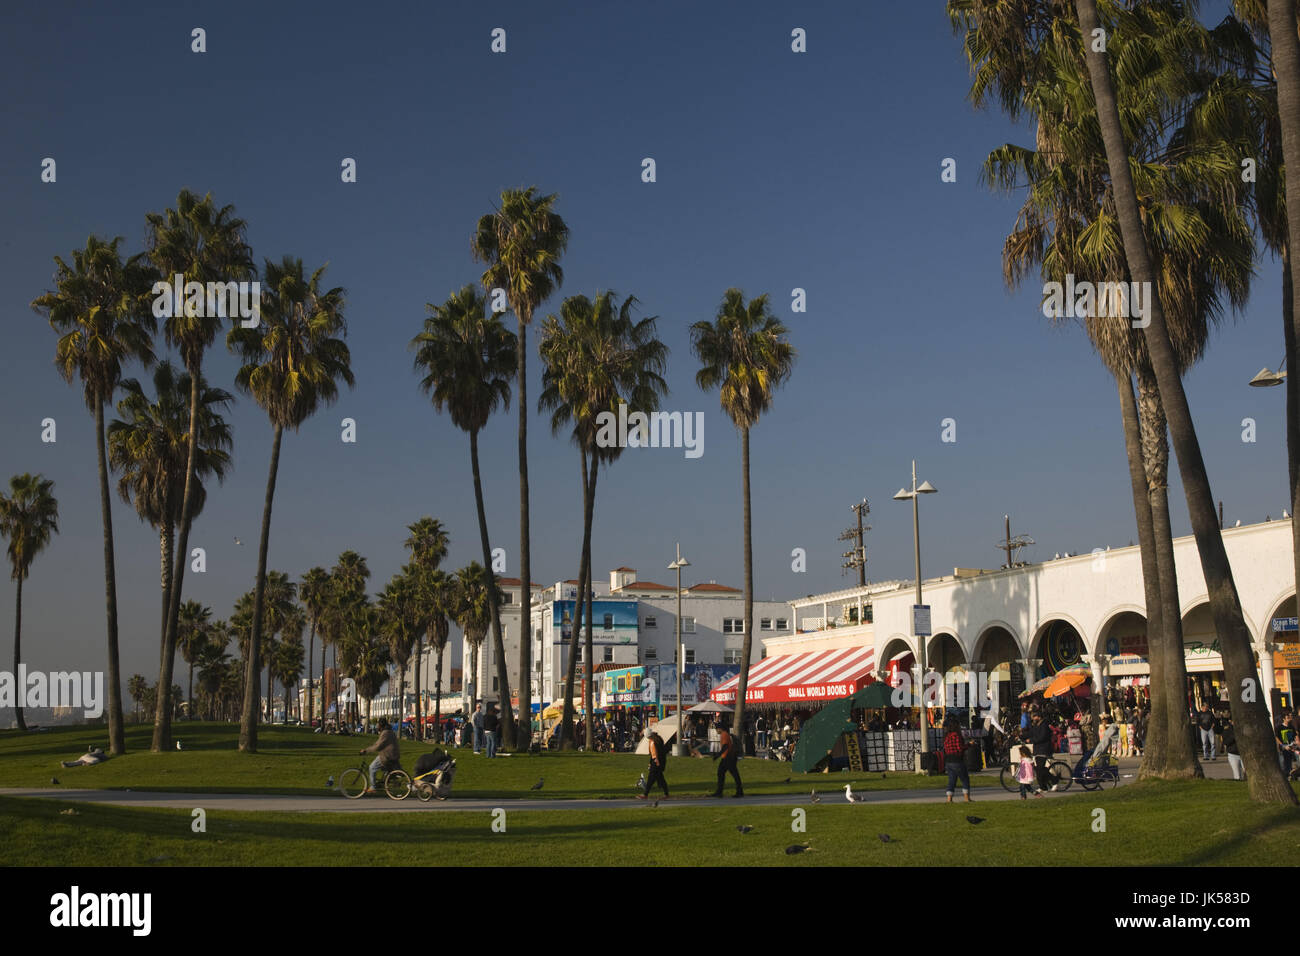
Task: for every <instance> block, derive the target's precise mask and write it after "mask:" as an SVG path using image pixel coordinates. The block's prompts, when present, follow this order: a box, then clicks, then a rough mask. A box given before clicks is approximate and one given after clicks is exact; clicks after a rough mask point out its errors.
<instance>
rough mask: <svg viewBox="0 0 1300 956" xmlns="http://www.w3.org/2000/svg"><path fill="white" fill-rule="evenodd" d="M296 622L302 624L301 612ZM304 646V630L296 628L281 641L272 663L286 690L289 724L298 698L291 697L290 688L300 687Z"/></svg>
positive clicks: (285, 701) (285, 718) (286, 710)
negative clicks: (294, 701) (295, 700)
mask: <svg viewBox="0 0 1300 956" xmlns="http://www.w3.org/2000/svg"><path fill="white" fill-rule="evenodd" d="M296 620H297V621H298V622H301V621H302V620H303V616H302V613H301V611H299V613H298V615H297V616H296ZM303 654H304V651H303V646H302V628H301V627H300V626H299V627H295V628H294V629H292V630H290V632H289V633H288V635H287V636H286V638H285V639H284V640H282V641H280V643H279V646H278V647H276V650H275V660H274V661H273V662H272V663H273V666H274V668H275V676H276V678H277V679H278V680H279V681H280V686H281V687H283V688H284V722H285V723H286V724H287V723H288V722H289V716H290V712H291V710H292V702H293V700H294V699H295V698H296V697H297V695H296V694H294V695H293V696H292V697H291V696H290V688H296V687H297V686H298V680H299V678H301V677H302V663H303Z"/></svg>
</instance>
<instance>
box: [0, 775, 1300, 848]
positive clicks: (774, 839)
mask: <svg viewBox="0 0 1300 956" xmlns="http://www.w3.org/2000/svg"><path fill="white" fill-rule="evenodd" d="M670 766H671V764H670ZM72 806H73V805H72V804H70V803H65V802H62V801H57V800H37V799H15V798H8V797H0V864H3V865H5V866H86V865H105V864H109V865H115V866H152V865H158V866H269V865H273V866H306V865H325V866H356V865H367V866H368V865H407V866H409V865H417V866H418V865H435V864H436V865H453V866H456V865H459V866H523V865H532V866H537V865H546V866H593V865H599V866H609V865H611V864H615V865H628V866H650V865H656V866H750V867H753V866H796V867H797V866H826V865H830V866H864V865H865V866H918V865H925V866H943V865H960V866H980V865H992V866H999V865H1001V866H1005V865H1019V866H1026V865H1030V866H1043V865H1053V864H1071V865H1084V866H1126V865H1137V866H1146V865H1173V866H1220V865H1238V866H1289V865H1291V864H1292V863H1293V862H1294V860H1295V858H1296V855H1297V851H1300V813H1298V812H1297V811H1295V810H1292V809H1286V808H1277V807H1271V806H1256V805H1253V804H1250V803H1249V802H1248V801H1247V800H1246V798H1245V792H1244V790H1243V789H1242V787H1241V785H1240V784H1234V783H1233V782H1231V781H1195V782H1186V783H1141V784H1134V785H1132V786H1128V787H1124V788H1121V789H1120V790H1116V791H1109V792H1106V793H1104V794H1097V795H1091V796H1087V797H1082V798H1073V799H1064V800H1044V801H1030V802H1028V803H1022V802H1021V801H1019V800H1015V801H1009V802H997V803H993V802H984V803H976V804H975V805H974V806H973V807H972V806H968V805H963V804H952V805H948V804H944V803H934V804H923V805H904V804H877V805H870V806H866V807H852V806H849V805H847V804H831V805H827V804H820V805H817V806H808V807H806V808H804V809H806V811H807V817H806V821H807V830H806V832H804V833H793V832H792V831H791V822H792V819H793V818H792V810H791V808H788V807H767V806H744V805H733V804H729V803H728V804H724V805H719V806H717V807H700V808H697V807H673V806H672V805H671V804H665V805H663V806H661V807H659V808H658V809H652V808H650V807H648V806H644V805H638V806H635V807H627V808H620V809H608V810H605V809H601V810H588V811H581V810H553V811H531V812H529V811H511V810H509V809H507V810H506V815H505V821H506V831H505V832H504V833H496V832H493V831H492V828H491V825H492V819H493V818H492V815H491V814H489V813H487V812H484V813H481V814H480V813H465V812H461V813H439V812H437V811H436V810H431V811H430V812H428V813H402V814H389V813H374V814H371V813H365V814H323V813H312V814H292V813H243V812H231V813H209V814H208V817H207V831H206V832H205V833H194V832H193V831H192V830H191V819H192V818H191V814H190V813H189V812H188V811H185V810H144V809H132V808H123V807H109V806H94V805H89V804H81V805H79V806H76V808H75V809H76V811H77V812H76V814H75V815H72V814H66V813H64V812H63V811H65V810H67V809H69V808H71V807H72ZM1096 807H1101V808H1103V809H1104V810H1105V811H1106V816H1105V822H1106V830H1105V832H1094V830H1093V822H1094V819H1095V817H1094V808H1096ZM969 813H977V814H978V815H979V816H980V817H983V818H984V822H982V823H980V824H979V825H971V824H970V823H968V822H967V821H966V816H967V814H969ZM741 824H744V825H748V826H752V827H753V828H754V829H753V831H752V832H750V833H748V834H741V833H738V832H737V831H736V826H737V825H741ZM881 833H885V834H888V835H889V836H890V838H891V840H890V842H889V843H883V842H882V841H881V840H880V839H879V837H878V834H881ZM805 841H806V842H807V843H808V844H809V845H810V846H811V847H812V848H813V852H811V853H803V854H800V855H796V856H788V855H786V853H785V848H786V847H787V846H789V845H791V844H796V843H804V842H805Z"/></svg>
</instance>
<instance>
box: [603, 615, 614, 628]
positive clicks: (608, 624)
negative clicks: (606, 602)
mask: <svg viewBox="0 0 1300 956" xmlns="http://www.w3.org/2000/svg"><path fill="white" fill-rule="evenodd" d="M613 629H614V615H613V614H606V615H605V630H607V631H612V630H613Z"/></svg>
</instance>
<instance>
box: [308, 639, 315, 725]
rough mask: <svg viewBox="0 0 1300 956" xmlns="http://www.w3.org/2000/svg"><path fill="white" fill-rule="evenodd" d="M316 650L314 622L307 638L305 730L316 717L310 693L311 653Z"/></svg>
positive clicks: (313, 699) (312, 695)
mask: <svg viewBox="0 0 1300 956" xmlns="http://www.w3.org/2000/svg"><path fill="white" fill-rule="evenodd" d="M315 650H316V622H315V621H312V622H311V636H310V637H309V638H307V729H308V730H310V729H311V722H312V718H313V717H314V716H315V715H316V700H315V695H314V694H313V693H312V686H311V681H312V673H311V668H312V663H313V661H312V652H313V651H315Z"/></svg>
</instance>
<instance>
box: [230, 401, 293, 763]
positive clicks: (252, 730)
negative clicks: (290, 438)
mask: <svg viewBox="0 0 1300 956" xmlns="http://www.w3.org/2000/svg"><path fill="white" fill-rule="evenodd" d="M283 435H284V428H283V427H282V426H280V425H276V426H275V438H274V440H273V441H272V443H271V468H270V471H269V472H268V474H267V477H266V501H265V503H264V504H263V506H262V536H261V540H259V541H258V544H257V588H256V591H255V592H254V595H253V627H252V634H251V635H250V637H249V639H248V664H247V668H246V670H245V672H244V673H245V675H246V677H245V683H244V708H243V714H242V717H241V723H240V727H239V749H240V751H241V752H243V753H257V675H258V674H259V673H260V668H259V667H258V663H257V659H258V654H259V653H260V651H261V647H262V614H263V609H264V606H265V602H266V551H267V547H268V545H269V544H270V540H271V503H272V501H273V500H274V499H275V477H276V473H277V471H278V470H279V468H280V439H281V437H282V436H283Z"/></svg>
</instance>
